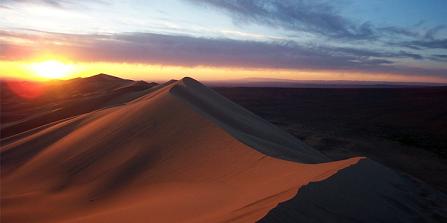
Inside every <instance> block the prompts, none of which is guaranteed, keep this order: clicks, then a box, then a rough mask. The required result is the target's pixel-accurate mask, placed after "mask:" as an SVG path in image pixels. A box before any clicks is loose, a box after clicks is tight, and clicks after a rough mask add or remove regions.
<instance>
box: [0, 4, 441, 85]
mask: <svg viewBox="0 0 447 223" xmlns="http://www.w3.org/2000/svg"><path fill="white" fill-rule="evenodd" d="M268 2H269V3H268ZM392 2H393V3H390V2H387V1H385V2H382V1H379V2H375V1H371V2H369V1H366V2H363V3H358V4H339V3H337V2H336V1H335V2H332V1H322V2H320V1H290V2H289V1H277V0H271V1H267V2H264V1H251V0H250V1H247V3H244V4H240V5H238V1H206V0H200V1H190V0H166V1H143V2H141V1H109V0H105V1H101V3H99V2H97V1H61V2H59V1H5V2H1V3H0V28H1V29H0V30H1V31H0V78H20V79H31V80H48V79H55V78H56V79H69V78H74V77H84V76H91V75H94V74H97V73H109V74H111V75H116V76H119V77H123V78H130V79H132V78H136V79H141V80H147V81H158V80H169V79H174V78H177V79H178V78H181V77H183V76H193V77H196V78H198V79H199V80H202V81H208V80H228V79H244V78H277V79H291V80H365V81H366V80H374V81H409V82H413V81H418V82H419V81H422V82H442V83H446V82H447V76H446V74H447V65H446V64H447V63H446V61H447V51H446V46H445V41H446V39H447V28H446V27H447V26H446V23H445V19H444V15H445V13H444V11H442V10H441V9H442V8H445V7H442V6H439V2H436V1H433V2H432V1H430V3H416V2H413V3H412V4H413V5H410V4H408V3H407V2H406V1H402V0H398V1H392ZM396 6H397V7H396ZM393 8H399V9H400V10H399V11H400V12H401V13H400V14H399V15H397V14H396V13H394V12H393V11H392V9H393ZM285 9H290V10H285ZM372 9H374V10H372ZM416 9H417V10H418V12H417V13H414V10H416ZM284 10H285V11H284ZM358 12H362V14H359V13H358ZM414 14H416V15H418V16H413V17H408V16H407V17H406V16H405V15H414ZM25 15H26V16H25ZM117 15H119V16H117ZM284 15H287V16H284ZM98 18H100V19H98ZM203 18H207V19H206V20H204V19H203ZM79 24H82V25H79Z"/></svg>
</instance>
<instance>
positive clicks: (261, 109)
mask: <svg viewBox="0 0 447 223" xmlns="http://www.w3.org/2000/svg"><path fill="white" fill-rule="evenodd" d="M215 90H217V91H218V92H219V93H221V94H223V95H224V96H226V97H227V98H229V99H231V100H232V101H234V102H236V103H238V104H240V105H242V106H244V107H245V108H247V109H249V110H250V111H252V112H254V113H255V114H257V115H259V116H261V117H262V118H264V119H266V120H268V121H270V122H272V123H274V124H276V125H278V126H280V127H282V128H283V129H285V130H287V131H288V132H289V133H291V134H293V135H295V136H296V137H298V138H300V139H302V140H304V141H305V142H306V143H308V144H309V145H311V146H313V147H314V148H317V149H319V150H320V151H322V152H324V153H325V154H326V155H327V156H329V157H331V158H332V159H342V158H346V157H351V156H355V155H363V156H367V157H370V158H372V159H374V160H376V161H379V162H381V163H383V164H385V165H386V166H389V167H391V168H393V169H397V170H400V171H401V172H403V173H404V174H405V173H406V174H409V175H411V176H414V177H416V178H418V179H420V180H422V181H425V182H426V183H428V184H429V185H432V186H433V187H435V188H438V189H440V190H441V191H444V192H447V178H446V177H445V176H446V174H447V162H446V161H447V87H430V88H398V89H396V88H393V89H385V88H375V89H364V88H363V89H362V88H359V89H321V88H320V89H317V88H215Z"/></svg>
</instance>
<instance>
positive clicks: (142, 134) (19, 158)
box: [0, 78, 446, 223]
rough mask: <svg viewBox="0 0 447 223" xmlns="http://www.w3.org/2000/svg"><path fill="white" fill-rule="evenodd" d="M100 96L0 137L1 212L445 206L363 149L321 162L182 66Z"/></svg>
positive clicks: (416, 210) (318, 215)
mask: <svg viewBox="0 0 447 223" xmlns="http://www.w3.org/2000/svg"><path fill="white" fill-rule="evenodd" d="M136 85H137V86H138V83H137V84H136ZM132 86H133V85H132ZM118 102H119V103H118ZM108 103H110V106H108V107H104V108H102V109H100V110H96V111H93V112H90V113H85V114H80V115H77V116H73V117H70V118H67V119H61V120H58V121H55V122H52V123H49V124H46V125H43V126H40V127H38V128H34V129H31V130H28V131H25V132H22V133H20V134H16V135H14V136H11V137H8V138H4V139H2V141H1V143H2V147H1V150H0V152H1V154H0V158H1V162H0V163H1V180H2V181H1V187H2V190H1V221H2V222H206V223H208V222H256V221H260V222H296V221H301V222H334V221H336V222H390V221H393V222H394V221H397V220H402V221H410V220H411V221H413V222H418V220H421V219H422V220H427V219H429V220H430V219H443V218H444V216H445V215H444V214H445V212H444V211H445V210H442V205H441V206H439V205H438V204H443V203H442V202H445V201H446V199H445V197H442V196H440V197H439V198H437V199H431V198H430V199H427V200H423V201H421V199H419V197H418V196H419V195H415V194H416V193H425V192H426V191H425V189H424V190H419V189H417V188H413V186H412V185H413V184H412V183H411V182H408V180H405V179H403V178H402V177H401V176H399V175H396V174H395V173H394V172H393V171H392V170H389V169H387V168H385V167H383V166H381V165H380V164H377V163H375V162H373V161H371V160H368V159H363V158H361V157H356V158H351V159H347V160H341V161H336V162H328V158H326V157H325V156H324V155H322V154H321V153H319V152H318V151H316V150H314V149H313V148H311V147H309V146H307V145H305V144H303V143H302V142H301V141H299V140H298V139H295V138H294V137H292V136H291V135H289V134H287V133H285V132H283V131H281V130H280V129H278V128H277V127H275V126H273V125H272V124H270V123H268V122H266V121H264V120H262V119H261V118H259V117H257V116H255V115H254V114H252V113H251V112H249V111H247V110H245V109H243V108H241V107H239V106H237V105H236V104H234V103H233V102H231V101H229V100H227V99H225V98H223V97H221V96H220V95H218V94H217V93H215V92H214V91H212V90H210V89H208V88H207V87H205V86H203V85H201V84H200V83H199V82H197V81H195V80H193V79H191V78H184V79H182V80H180V81H169V82H167V83H165V84H162V85H158V86H156V87H152V88H150V89H146V90H143V91H139V92H138V93H135V94H132V96H125V98H124V99H123V98H119V97H117V98H115V99H114V100H111V101H108ZM300 188H301V189H300ZM298 191H299V192H298ZM297 192H298V193H297ZM436 205H438V207H436ZM432 207H433V208H432ZM439 207H441V209H440V208H439ZM428 209H430V210H431V211H427V210H428ZM432 215H433V216H435V217H434V218H430V216H432ZM421 216H422V217H421ZM427 216H428V217H427ZM425 217H426V218H425ZM436 217H437V218H436Z"/></svg>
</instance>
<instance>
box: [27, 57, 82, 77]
mask: <svg viewBox="0 0 447 223" xmlns="http://www.w3.org/2000/svg"><path fill="white" fill-rule="evenodd" d="M31 70H32V71H33V72H34V73H35V74H36V75H38V76H40V77H42V78H47V79H58V78H64V77H66V76H68V75H70V74H71V73H72V72H73V70H74V69H73V66H72V65H69V64H64V63H62V62H59V61H57V60H48V61H43V62H36V63H32V64H31Z"/></svg>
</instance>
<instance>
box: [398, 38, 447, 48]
mask: <svg viewBox="0 0 447 223" xmlns="http://www.w3.org/2000/svg"><path fill="white" fill-rule="evenodd" d="M399 45H400V46H403V47H407V48H411V49H422V48H426V49H447V39H433V40H414V41H407V42H401V43H400V44H399Z"/></svg>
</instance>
